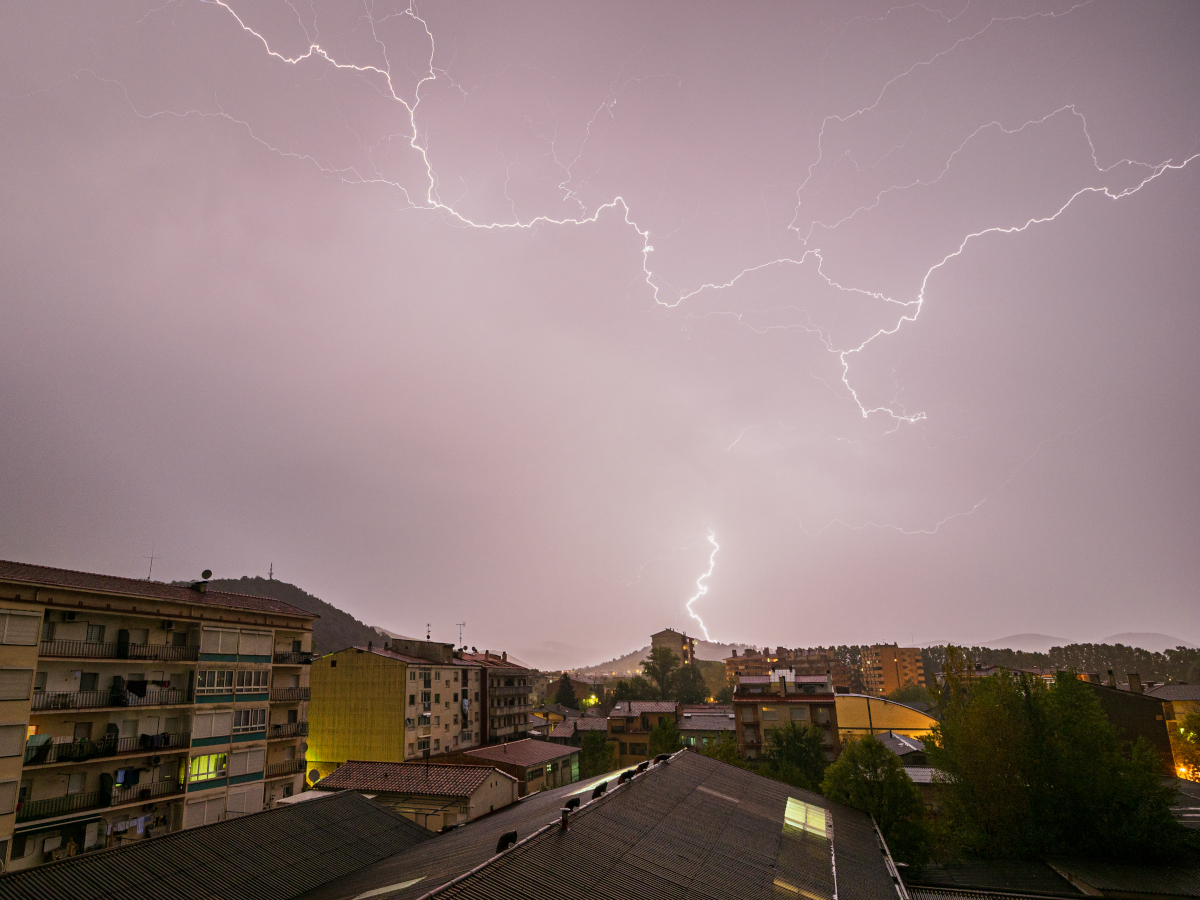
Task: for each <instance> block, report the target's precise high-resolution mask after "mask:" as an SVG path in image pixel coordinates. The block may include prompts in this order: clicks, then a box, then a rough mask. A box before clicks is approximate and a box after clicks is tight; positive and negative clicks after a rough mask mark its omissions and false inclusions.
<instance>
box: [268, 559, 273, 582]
mask: <svg viewBox="0 0 1200 900" xmlns="http://www.w3.org/2000/svg"><path fill="white" fill-rule="evenodd" d="M274 580H275V563H271V568H269V569H267V581H274Z"/></svg>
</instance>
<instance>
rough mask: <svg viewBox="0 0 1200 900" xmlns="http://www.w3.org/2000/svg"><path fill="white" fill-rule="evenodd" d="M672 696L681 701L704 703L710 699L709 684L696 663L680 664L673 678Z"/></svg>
mask: <svg viewBox="0 0 1200 900" xmlns="http://www.w3.org/2000/svg"><path fill="white" fill-rule="evenodd" d="M671 697H672V699H674V700H678V701H679V702H680V703H703V702H704V701H705V700H707V699H708V684H707V683H706V682H705V681H704V675H703V674H702V673H701V671H700V667H699V666H698V665H697V664H696V663H688V664H687V665H686V666H680V667H679V669H678V671H676V672H675V677H674V678H673V679H671Z"/></svg>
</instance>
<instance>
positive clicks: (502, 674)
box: [460, 650, 533, 744]
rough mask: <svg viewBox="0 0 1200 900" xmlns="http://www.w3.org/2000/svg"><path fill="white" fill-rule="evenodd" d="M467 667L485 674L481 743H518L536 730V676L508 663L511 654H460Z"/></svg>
mask: <svg viewBox="0 0 1200 900" xmlns="http://www.w3.org/2000/svg"><path fill="white" fill-rule="evenodd" d="M460 655H461V657H462V660H463V662H464V663H468V664H471V665H475V666H479V667H481V669H482V670H483V673H484V680H483V700H482V704H483V707H482V708H483V709H484V710H485V711H486V713H485V715H484V718H483V720H482V728H483V739H482V743H485V744H497V743H501V742H503V741H519V740H521V739H522V738H524V737H526V736H527V735H528V733H529V729H530V728H531V727H532V726H533V722H532V717H533V672H532V671H531V670H530V669H527V668H525V667H524V666H522V665H518V664H517V663H515V662H509V661H508V653H507V652H504V653H500V654H495V653H492V652H491V651H489V650H485V651H483V652H482V653H462V654H460Z"/></svg>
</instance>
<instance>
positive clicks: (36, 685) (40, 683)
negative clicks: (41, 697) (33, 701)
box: [33, 672, 46, 693]
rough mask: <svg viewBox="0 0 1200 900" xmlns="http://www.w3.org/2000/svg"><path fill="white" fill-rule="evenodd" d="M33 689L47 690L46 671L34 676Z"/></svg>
mask: <svg viewBox="0 0 1200 900" xmlns="http://www.w3.org/2000/svg"><path fill="white" fill-rule="evenodd" d="M33 690H34V692H35V693H36V692H37V691H44V690H46V673H45V672H38V673H37V674H36V675H34V676H33Z"/></svg>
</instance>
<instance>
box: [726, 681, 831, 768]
mask: <svg viewBox="0 0 1200 900" xmlns="http://www.w3.org/2000/svg"><path fill="white" fill-rule="evenodd" d="M836 696H838V697H841V696H845V695H843V694H838V695H836ZM733 708H734V712H735V715H736V719H735V724H736V728H737V730H736V734H737V743H738V752H739V753H740V754H741V755H742V756H744V757H746V758H747V759H758V758H759V756H761V754H762V751H763V748H764V746H765V744H766V742H767V741H769V740H770V730H771V729H772V728H777V727H779V726H780V725H783V724H785V723H786V722H798V723H802V724H805V725H811V726H814V727H816V728H819V729H821V731H822V732H823V733H824V737H823V741H822V743H823V745H824V748H825V752H826V754H828V756H829V758H830V759H834V758H836V757H837V755H838V753H839V752H841V746H842V745H841V739H840V736H839V734H838V711H837V705H836V700H835V694H834V685H833V679H832V678H831V677H830V676H829V675H797V674H796V673H795V672H793V671H792V670H790V669H775V670H773V671H772V672H771V674H770V675H743V676H741V677H740V678H739V679H738V683H737V687H736V688H735V689H734V692H733Z"/></svg>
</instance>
